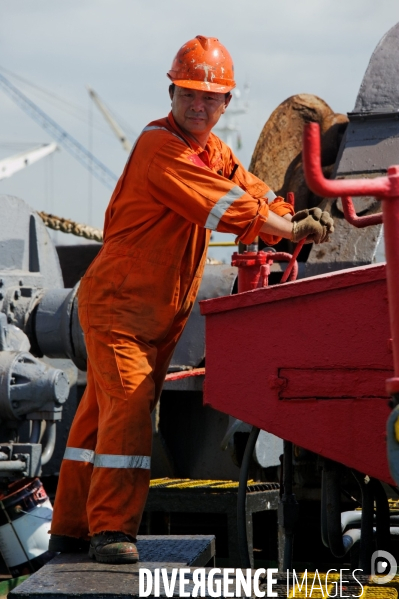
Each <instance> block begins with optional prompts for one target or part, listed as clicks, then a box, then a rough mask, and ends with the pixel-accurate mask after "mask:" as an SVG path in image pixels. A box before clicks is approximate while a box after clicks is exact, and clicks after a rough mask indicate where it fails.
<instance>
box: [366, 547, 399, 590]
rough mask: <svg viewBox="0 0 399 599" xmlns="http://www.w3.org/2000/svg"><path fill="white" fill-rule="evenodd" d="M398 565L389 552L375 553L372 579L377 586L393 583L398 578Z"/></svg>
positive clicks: (372, 558)
mask: <svg viewBox="0 0 399 599" xmlns="http://www.w3.org/2000/svg"><path fill="white" fill-rule="evenodd" d="M397 569H398V564H397V562H396V559H395V558H394V556H393V555H392V554H391V553H388V551H374V553H373V555H372V556H371V578H372V580H373V582H375V583H376V584H386V583H387V582H391V580H393V579H394V578H395V576H396V572H397Z"/></svg>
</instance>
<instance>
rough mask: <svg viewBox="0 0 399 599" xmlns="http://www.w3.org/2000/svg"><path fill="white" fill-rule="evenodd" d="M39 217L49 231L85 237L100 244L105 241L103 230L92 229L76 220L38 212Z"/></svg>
mask: <svg viewBox="0 0 399 599" xmlns="http://www.w3.org/2000/svg"><path fill="white" fill-rule="evenodd" d="M38 215H39V216H40V217H41V219H42V220H43V222H44V224H45V225H46V227H48V228H49V229H54V231H62V232H63V233H71V234H72V235H77V236H78V237H85V238H86V239H91V240H92V241H99V242H100V243H101V242H102V241H103V232H102V229H96V228H95V227H90V225H82V224H81V223H77V222H75V221H74V220H70V219H68V218H61V217H59V216H55V215H54V214H48V213H47V212H38Z"/></svg>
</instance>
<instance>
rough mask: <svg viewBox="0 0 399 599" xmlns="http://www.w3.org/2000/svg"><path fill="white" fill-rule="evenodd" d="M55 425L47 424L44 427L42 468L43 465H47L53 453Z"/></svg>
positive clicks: (52, 423) (53, 423)
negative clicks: (44, 442) (44, 441)
mask: <svg viewBox="0 0 399 599" xmlns="http://www.w3.org/2000/svg"><path fill="white" fill-rule="evenodd" d="M56 432H57V429H56V423H55V422H47V426H46V446H45V448H44V449H43V452H42V459H41V462H42V466H44V465H45V464H47V463H48V462H49V461H50V460H51V458H52V456H53V453H54V448H55V438H56Z"/></svg>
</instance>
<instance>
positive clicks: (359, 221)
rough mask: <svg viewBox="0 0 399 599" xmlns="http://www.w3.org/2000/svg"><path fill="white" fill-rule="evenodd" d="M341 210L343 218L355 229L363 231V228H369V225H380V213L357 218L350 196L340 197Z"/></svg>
mask: <svg viewBox="0 0 399 599" xmlns="http://www.w3.org/2000/svg"><path fill="white" fill-rule="evenodd" d="M341 201H342V208H343V211H344V216H345V218H346V220H347V221H348V223H350V224H351V225H353V226H354V227H357V228H358V229H363V227H370V226H371V225H382V213H381V212H379V213H378V214H367V215H366V216H358V215H357V214H356V210H355V207H354V205H353V202H352V198H351V197H350V196H342V197H341Z"/></svg>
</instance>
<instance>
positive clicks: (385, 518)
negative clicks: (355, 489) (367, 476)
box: [371, 478, 391, 552]
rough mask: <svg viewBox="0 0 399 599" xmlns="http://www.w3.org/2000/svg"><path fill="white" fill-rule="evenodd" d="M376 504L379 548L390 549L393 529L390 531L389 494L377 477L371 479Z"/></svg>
mask: <svg viewBox="0 0 399 599" xmlns="http://www.w3.org/2000/svg"><path fill="white" fill-rule="evenodd" d="M371 484H372V486H373V493H374V498H375V504H376V508H377V510H376V511H377V513H376V525H377V549H382V550H383V551H389V552H390V547H391V531H390V513H389V503H388V497H387V494H386V493H385V491H384V487H383V486H382V483H381V482H380V481H379V480H377V479H375V478H372V479H371Z"/></svg>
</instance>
